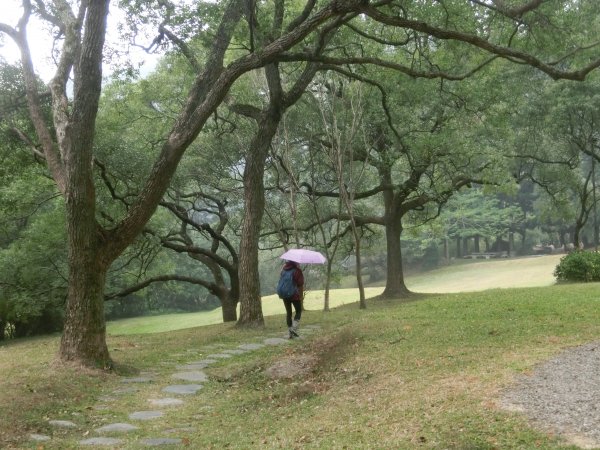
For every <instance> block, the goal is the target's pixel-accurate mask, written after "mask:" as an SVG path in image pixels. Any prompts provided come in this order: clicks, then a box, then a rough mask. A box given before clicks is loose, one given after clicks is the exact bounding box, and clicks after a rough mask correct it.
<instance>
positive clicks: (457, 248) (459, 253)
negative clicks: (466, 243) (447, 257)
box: [456, 236, 462, 259]
mask: <svg viewBox="0 0 600 450" xmlns="http://www.w3.org/2000/svg"><path fill="white" fill-rule="evenodd" d="M460 241H461V239H460V236H457V237H456V259H458V258H460V257H461V256H462V249H461V246H460Z"/></svg>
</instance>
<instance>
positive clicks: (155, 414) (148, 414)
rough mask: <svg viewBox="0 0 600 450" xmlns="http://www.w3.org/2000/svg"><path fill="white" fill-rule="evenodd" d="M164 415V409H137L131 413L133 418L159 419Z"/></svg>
mask: <svg viewBox="0 0 600 450" xmlns="http://www.w3.org/2000/svg"><path fill="white" fill-rule="evenodd" d="M163 415H164V414H163V412H162V411H136V412H132V413H131V414H129V418H130V419H132V420H152V419H158V418H159V417H162V416H163Z"/></svg>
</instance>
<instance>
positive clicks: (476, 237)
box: [473, 234, 481, 253]
mask: <svg viewBox="0 0 600 450" xmlns="http://www.w3.org/2000/svg"><path fill="white" fill-rule="evenodd" d="M473 246H474V248H473V250H474V251H475V252H476V253H479V252H481V250H479V248H480V246H479V235H478V234H476V235H475V237H474V242H473Z"/></svg>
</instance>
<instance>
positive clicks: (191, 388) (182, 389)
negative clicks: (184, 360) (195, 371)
mask: <svg viewBox="0 0 600 450" xmlns="http://www.w3.org/2000/svg"><path fill="white" fill-rule="evenodd" d="M200 389H202V385H201V384H174V385H173V386H167V387H166V388H164V389H163V392H169V393H171V394H181V395H188V394H195V393H196V392H198V391H199V390H200Z"/></svg>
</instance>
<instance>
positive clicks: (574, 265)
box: [554, 250, 600, 282]
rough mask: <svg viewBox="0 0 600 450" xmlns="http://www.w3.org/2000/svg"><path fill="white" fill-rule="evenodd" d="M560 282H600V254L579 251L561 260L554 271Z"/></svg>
mask: <svg viewBox="0 0 600 450" xmlns="http://www.w3.org/2000/svg"><path fill="white" fill-rule="evenodd" d="M554 276H555V277H556V279H557V280H558V281H584V282H590V281H600V253H596V252H586V251H582V250H577V251H574V252H572V253H569V254H568V255H566V256H564V257H562V258H561V260H560V262H559V263H558V266H556V269H554Z"/></svg>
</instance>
